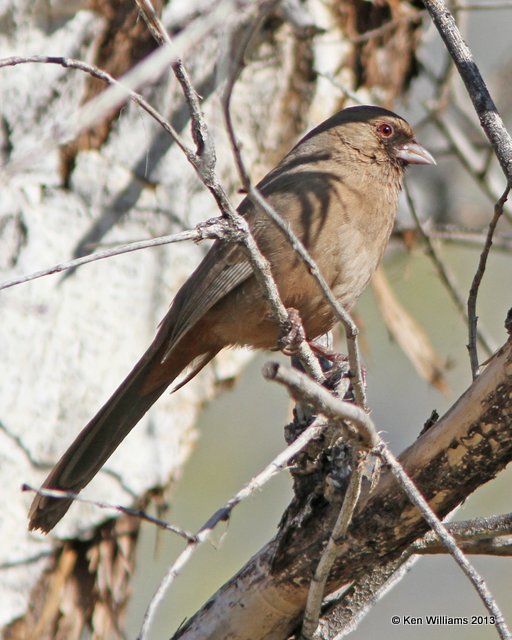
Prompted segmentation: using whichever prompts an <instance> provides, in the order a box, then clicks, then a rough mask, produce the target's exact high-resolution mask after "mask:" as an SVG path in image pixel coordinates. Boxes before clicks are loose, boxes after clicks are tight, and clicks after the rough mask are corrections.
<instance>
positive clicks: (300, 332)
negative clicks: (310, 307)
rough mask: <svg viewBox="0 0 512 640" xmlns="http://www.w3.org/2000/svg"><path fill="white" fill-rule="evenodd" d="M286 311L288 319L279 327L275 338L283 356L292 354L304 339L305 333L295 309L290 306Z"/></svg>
mask: <svg viewBox="0 0 512 640" xmlns="http://www.w3.org/2000/svg"><path fill="white" fill-rule="evenodd" d="M287 311H288V320H287V321H286V322H285V323H284V325H283V326H282V327H281V330H280V332H279V336H278V338H277V346H278V348H279V349H280V350H281V351H282V352H283V353H284V355H285V356H294V355H296V353H297V350H298V348H299V346H300V345H301V344H302V343H303V342H304V340H305V339H306V333H305V331H304V327H303V326H302V320H301V319H300V315H299V312H298V311H297V309H294V308H293V307H290V308H289V309H287Z"/></svg>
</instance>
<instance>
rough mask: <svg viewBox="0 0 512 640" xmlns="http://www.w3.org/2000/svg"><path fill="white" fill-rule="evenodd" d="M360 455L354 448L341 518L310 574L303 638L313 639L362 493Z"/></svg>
mask: <svg viewBox="0 0 512 640" xmlns="http://www.w3.org/2000/svg"><path fill="white" fill-rule="evenodd" d="M358 457H359V456H358V452H357V451H354V452H353V455H352V461H353V468H352V473H351V475H350V481H349V485H348V487H347V491H346V493H345V495H344V496H343V504H342V505H341V509H340V513H339V515H338V519H337V520H336V523H335V525H334V527H333V529H332V532H331V535H330V536H329V540H328V541H327V545H326V547H325V549H324V551H323V553H322V556H321V557H320V560H319V562H318V566H317V568H316V570H315V573H314V575H313V577H312V578H311V584H310V585H309V592H308V599H307V602H306V609H305V611H304V617H303V623H302V631H301V638H304V640H311V639H312V638H313V636H314V634H315V631H316V629H317V627H318V623H319V620H320V614H321V610H322V600H323V597H324V593H325V586H326V584H327V578H328V577H329V574H330V572H331V569H332V566H333V564H334V562H335V560H336V558H337V557H338V548H339V544H340V542H341V541H342V540H343V538H344V537H345V535H346V533H347V530H348V527H349V525H350V523H351V521H352V516H353V514H354V511H355V508H356V506H357V502H358V500H359V496H360V494H361V482H362V480H363V468H364V462H365V460H364V458H365V456H361V459H358Z"/></svg>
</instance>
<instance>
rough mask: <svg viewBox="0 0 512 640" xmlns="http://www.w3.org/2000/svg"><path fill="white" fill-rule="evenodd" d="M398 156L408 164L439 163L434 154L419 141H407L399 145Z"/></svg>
mask: <svg viewBox="0 0 512 640" xmlns="http://www.w3.org/2000/svg"><path fill="white" fill-rule="evenodd" d="M396 155H397V157H398V158H400V160H402V161H403V162H406V163H407V164H437V163H436V161H435V160H434V158H433V156H432V155H431V154H430V153H429V152H428V151H427V150H426V149H425V147H422V146H421V144H418V143H417V142H415V141H413V142H406V143H405V144H404V145H403V146H401V147H399V149H398V152H397V154H396Z"/></svg>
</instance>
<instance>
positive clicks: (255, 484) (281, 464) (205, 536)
mask: <svg viewBox="0 0 512 640" xmlns="http://www.w3.org/2000/svg"><path fill="white" fill-rule="evenodd" d="M322 428H323V422H322V421H321V420H319V419H317V420H315V421H314V422H313V423H312V424H311V425H310V426H309V427H308V428H307V429H306V430H305V431H304V432H303V433H302V434H301V435H300V436H299V437H298V438H297V439H296V440H295V441H294V442H293V443H292V444H291V445H289V446H288V447H287V448H286V449H285V450H284V451H282V452H281V453H280V454H279V455H278V456H276V457H275V458H274V460H272V462H271V463H270V464H268V465H267V466H266V467H265V468H264V469H263V470H262V471H261V472H260V473H259V474H258V475H257V476H255V477H254V478H253V479H252V480H251V481H250V482H249V483H248V484H246V485H245V486H244V487H243V488H242V489H241V490H240V491H238V493H236V494H235V495H234V496H233V497H232V498H231V499H230V500H229V501H228V502H227V503H226V504H225V505H224V506H223V507H221V508H220V509H218V510H217V511H216V512H215V513H214V514H213V515H212V516H210V518H208V520H207V521H206V522H205V523H204V524H203V526H202V527H201V528H200V529H199V530H198V532H197V533H196V534H195V536H194V540H193V541H191V542H189V544H188V545H187V546H186V548H185V549H184V550H183V551H182V552H181V554H180V555H179V556H178V558H177V559H176V560H175V562H174V563H173V564H172V566H171V567H169V568H168V569H167V571H166V574H165V576H164V577H163V579H162V581H161V582H160V585H159V586H158V589H157V591H156V592H155V594H154V595H153V597H152V598H151V601H150V603H149V605H148V607H147V609H146V613H145V615H144V621H143V623H142V628H141V630H140V634H139V636H138V639H137V640H145V639H146V638H147V637H148V633H149V630H150V628H151V625H152V624H153V620H154V617H155V614H156V612H157V610H158V607H159V606H160V603H161V602H162V599H163V597H164V595H165V594H167V592H168V590H169V588H170V587H171V585H172V584H173V582H174V580H175V579H176V578H177V577H178V575H179V574H180V573H181V571H183V568H184V567H185V565H186V564H187V563H188V561H189V560H190V558H191V557H192V556H193V554H194V553H195V551H196V550H197V548H198V547H199V546H201V545H202V544H203V543H205V542H206V541H207V540H209V539H210V537H211V535H212V533H213V530H214V529H215V527H216V526H217V525H218V524H219V522H224V521H226V520H229V518H230V517H231V512H232V511H233V509H234V508H235V507H236V506H237V505H238V504H239V503H240V502H241V501H242V500H245V499H246V498H248V497H250V496H251V495H253V494H254V493H255V492H256V491H259V490H260V489H261V488H262V487H263V486H264V485H265V484H266V483H267V482H268V481H269V480H270V479H271V478H272V477H273V476H274V475H276V474H277V473H279V472H280V471H282V470H283V469H285V468H286V467H287V465H288V462H289V461H290V459H291V458H293V457H294V456H296V455H297V453H298V452H299V451H300V450H301V449H302V448H303V447H305V446H306V444H307V443H308V442H310V441H311V440H313V439H315V438H317V437H318V436H319V435H320V433H321V432H322Z"/></svg>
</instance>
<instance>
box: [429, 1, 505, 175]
mask: <svg viewBox="0 0 512 640" xmlns="http://www.w3.org/2000/svg"><path fill="white" fill-rule="evenodd" d="M424 5H425V7H426V9H427V10H428V12H429V13H430V16H431V18H432V21H433V22H434V24H435V25H436V27H437V30H438V31H439V34H440V36H441V38H442V39H443V41H444V43H445V45H446V48H447V49H448V52H449V53H450V55H451V57H452V58H453V61H454V62H455V65H456V66H457V69H458V71H459V74H460V76H461V78H462V80H463V81H464V84H465V85H466V89H467V91H468V94H469V97H470V99H471V101H472V103H473V106H474V107H475V110H476V112H477V114H478V117H479V119H480V124H481V125H482V128H483V130H484V131H485V134H486V136H487V138H488V140H489V142H490V143H491V145H492V147H493V149H494V152H495V154H496V157H497V158H498V160H499V163H500V165H501V168H502V170H503V173H504V174H505V177H506V178H507V182H508V183H509V184H511V183H512V138H511V137H510V135H509V134H508V132H507V130H506V128H505V125H504V124H503V121H502V119H501V117H500V115H499V114H498V109H497V108H496V105H495V104H494V101H493V99H492V98H491V95H490V93H489V91H488V89H487V86H486V84H485V82H484V79H483V78H482V75H481V74H480V71H479V69H478V67H477V65H476V63H475V61H474V59H473V56H472V54H471V51H470V50H469V48H468V46H467V45H466V43H465V42H464V39H463V38H462V36H461V34H460V32H459V30H458V28H457V25H456V23H455V20H454V19H453V16H452V14H451V13H450V12H449V10H448V8H447V6H446V4H445V3H444V2H443V0H424Z"/></svg>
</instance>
